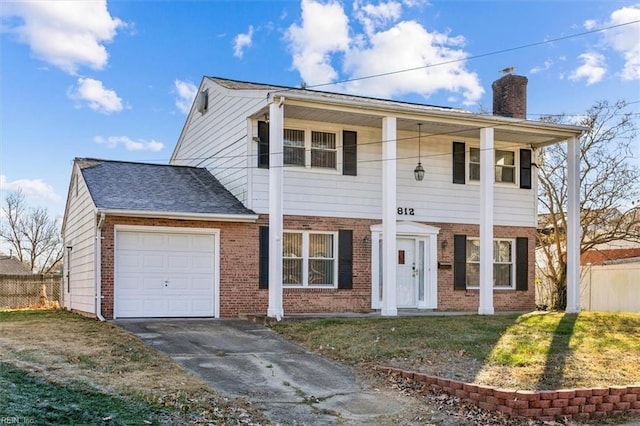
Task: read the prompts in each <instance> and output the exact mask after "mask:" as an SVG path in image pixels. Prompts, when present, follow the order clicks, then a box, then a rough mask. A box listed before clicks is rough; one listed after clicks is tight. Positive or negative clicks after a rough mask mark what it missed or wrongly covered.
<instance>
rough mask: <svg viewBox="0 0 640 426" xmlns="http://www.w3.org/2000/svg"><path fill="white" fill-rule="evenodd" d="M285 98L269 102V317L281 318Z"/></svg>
mask: <svg viewBox="0 0 640 426" xmlns="http://www.w3.org/2000/svg"><path fill="white" fill-rule="evenodd" d="M283 101H284V98H279V99H277V98H274V99H273V102H272V103H271V104H270V105H269V306H268V308H267V316H269V317H275V318H277V319H278V320H280V318H281V317H282V316H283V315H284V311H283V308H282V182H283V175H284V161H283V159H284V155H283V150H284V149H283V141H282V140H283V134H284V129H283V126H284V105H283Z"/></svg>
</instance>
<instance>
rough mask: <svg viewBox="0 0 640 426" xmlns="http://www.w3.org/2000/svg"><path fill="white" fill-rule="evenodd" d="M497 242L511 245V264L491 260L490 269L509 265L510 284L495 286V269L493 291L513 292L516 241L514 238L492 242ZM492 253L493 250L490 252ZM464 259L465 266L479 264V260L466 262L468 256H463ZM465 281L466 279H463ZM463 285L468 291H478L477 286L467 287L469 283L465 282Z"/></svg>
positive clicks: (469, 239)
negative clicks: (505, 242) (506, 242)
mask: <svg viewBox="0 0 640 426" xmlns="http://www.w3.org/2000/svg"><path fill="white" fill-rule="evenodd" d="M467 241H480V238H475V237H467ZM499 241H508V242H509V243H511V262H510V263H507V262H496V260H495V258H494V259H492V262H491V265H492V267H494V266H495V265H511V283H510V284H509V286H496V283H495V269H494V270H493V272H494V273H493V274H492V275H493V289H494V290H515V289H516V261H517V259H516V239H515V238H494V239H493V242H494V243H495V242H499ZM465 250H466V247H465ZM492 252H493V250H492ZM465 259H466V264H467V265H469V264H474V265H479V264H480V258H478V260H477V261H471V262H470V261H469V260H468V255H467V254H465ZM465 280H466V277H465ZM465 284H466V285H467V289H470V290H478V289H479V288H480V287H479V286H472V285H469V283H467V282H465Z"/></svg>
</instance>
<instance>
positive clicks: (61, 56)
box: [2, 0, 126, 75]
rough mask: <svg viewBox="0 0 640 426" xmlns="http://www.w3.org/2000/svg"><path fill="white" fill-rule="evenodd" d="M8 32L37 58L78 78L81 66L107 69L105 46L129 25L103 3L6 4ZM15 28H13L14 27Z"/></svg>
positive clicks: (4, 9)
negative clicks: (16, 19)
mask: <svg viewBox="0 0 640 426" xmlns="http://www.w3.org/2000/svg"><path fill="white" fill-rule="evenodd" d="M2 17H3V18H5V17H6V18H15V17H18V18H20V22H19V24H15V20H14V21H11V20H9V19H3V26H4V27H5V29H6V30H8V31H10V32H12V33H14V34H16V35H17V36H18V39H19V40H20V41H21V42H23V43H25V44H27V45H29V47H30V49H31V51H32V52H33V54H34V56H35V57H37V58H39V59H41V60H43V61H45V62H47V63H50V64H52V65H54V66H56V67H58V68H60V69H62V70H63V71H65V72H67V73H69V74H73V75H75V74H76V73H77V70H78V68H79V67H80V66H88V67H90V68H92V69H95V70H100V69H103V68H104V67H105V66H106V64H107V61H108V57H109V54H108V53H107V49H106V48H105V44H106V43H109V42H111V41H112V40H113V39H114V37H115V36H116V32H117V30H118V28H120V27H125V26H126V24H125V23H123V22H122V21H121V20H120V19H118V18H114V17H112V16H111V15H110V14H109V11H108V10H107V2H106V0H102V1H74V0H68V1H66V0H57V1H28V2H27V1H16V2H3V7H2ZM12 24H13V25H12Z"/></svg>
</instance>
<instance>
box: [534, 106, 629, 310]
mask: <svg viewBox="0 0 640 426" xmlns="http://www.w3.org/2000/svg"><path fill="white" fill-rule="evenodd" d="M546 121H553V122H558V123H561V122H566V117H553V118H549V117H547V118H546ZM572 124H578V125H582V126H585V127H587V128H588V130H587V131H586V132H585V134H584V135H583V136H582V137H581V138H580V163H581V164H580V167H581V168H580V229H581V237H580V254H583V253H585V252H586V251H588V250H590V249H593V248H595V247H596V246H598V245H600V244H606V243H610V242H613V241H633V242H640V210H639V209H638V208H637V207H634V204H635V202H634V201H635V200H637V199H638V196H639V194H640V168H638V166H636V165H634V164H633V163H632V162H631V160H632V159H633V153H632V150H631V147H632V146H637V144H638V140H637V139H636V136H637V130H638V129H637V125H636V119H634V114H633V113H631V112H629V111H628V110H627V103H626V102H624V101H618V102H616V103H613V104H610V103H609V102H607V101H599V102H596V103H595V104H594V105H593V106H592V107H591V108H589V110H588V111H587V113H586V114H585V115H584V116H581V117H580V118H579V119H578V120H577V122H574V123H572ZM633 144H635V145H633ZM538 162H539V165H538V166H539V167H538V183H539V185H538V198H539V203H540V207H541V208H540V213H541V217H540V220H539V223H538V234H537V239H538V247H539V249H538V253H539V255H538V256H537V258H538V262H537V263H538V273H539V274H541V277H540V278H541V280H543V283H544V284H546V287H547V288H546V289H545V290H546V291H545V293H546V296H547V297H548V300H546V302H547V303H546V304H547V305H548V306H549V307H551V308H553V309H559V310H563V309H565V308H566V305H567V261H566V252H567V250H566V229H567V222H566V221H567V218H566V205H567V169H566V165H567V150H566V144H558V145H552V146H549V147H545V148H544V149H542V150H541V152H540V155H539V160H538Z"/></svg>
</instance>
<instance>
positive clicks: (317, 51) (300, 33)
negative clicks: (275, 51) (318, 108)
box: [286, 0, 349, 85]
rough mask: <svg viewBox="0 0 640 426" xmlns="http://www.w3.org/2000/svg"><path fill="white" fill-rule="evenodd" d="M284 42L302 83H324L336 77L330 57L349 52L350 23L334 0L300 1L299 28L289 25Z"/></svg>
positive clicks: (340, 6) (295, 25)
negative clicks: (291, 55) (324, 2)
mask: <svg viewBox="0 0 640 426" xmlns="http://www.w3.org/2000/svg"><path fill="white" fill-rule="evenodd" d="M286 38H287V39H288V41H289V48H290V50H291V53H292V54H293V66H294V68H296V69H297V70H298V72H300V76H301V77H302V79H303V80H304V81H305V82H306V83H307V84H308V85H315V84H321V83H326V82H329V81H332V80H334V79H335V78H336V77H337V76H338V73H337V72H336V70H335V69H334V68H333V66H332V64H331V56H330V55H331V54H332V53H335V52H345V51H346V50H348V48H349V19H348V18H347V15H346V14H345V13H344V9H343V8H342V5H341V4H340V3H338V2H337V1H335V0H330V1H329V2H328V3H327V4H322V3H319V2H316V1H314V0H302V24H301V25H297V24H293V25H291V26H290V27H289V29H288V30H287V32H286Z"/></svg>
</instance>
